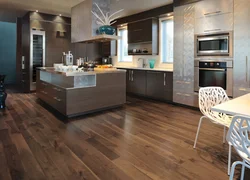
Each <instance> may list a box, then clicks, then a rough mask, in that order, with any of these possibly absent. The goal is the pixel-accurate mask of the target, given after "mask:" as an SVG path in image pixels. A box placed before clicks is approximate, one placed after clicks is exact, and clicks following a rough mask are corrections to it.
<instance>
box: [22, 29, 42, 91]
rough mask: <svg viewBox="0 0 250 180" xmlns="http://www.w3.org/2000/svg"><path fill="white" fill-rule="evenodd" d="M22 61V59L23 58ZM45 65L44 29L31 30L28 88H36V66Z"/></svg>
mask: <svg viewBox="0 0 250 180" xmlns="http://www.w3.org/2000/svg"><path fill="white" fill-rule="evenodd" d="M23 61H24V60H23ZM43 66H45V31H39V30H31V35H30V90H31V91H34V90H36V68H37V67H43Z"/></svg>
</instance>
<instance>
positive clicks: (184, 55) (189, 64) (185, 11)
mask: <svg viewBox="0 0 250 180" xmlns="http://www.w3.org/2000/svg"><path fill="white" fill-rule="evenodd" d="M174 15H175V18H174V32H175V36H174V72H173V101H174V102H175V103H178V104H184V105H188V106H197V99H198V96H197V94H195V93H194V32H195V4H188V5H185V6H179V7H175V8H174Z"/></svg>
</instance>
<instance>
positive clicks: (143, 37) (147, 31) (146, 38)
mask: <svg viewBox="0 0 250 180" xmlns="http://www.w3.org/2000/svg"><path fill="white" fill-rule="evenodd" d="M151 41H152V20H151V19H150V20H145V21H139V22H136V23H131V24H128V43H129V44H130V43H141V42H151Z"/></svg>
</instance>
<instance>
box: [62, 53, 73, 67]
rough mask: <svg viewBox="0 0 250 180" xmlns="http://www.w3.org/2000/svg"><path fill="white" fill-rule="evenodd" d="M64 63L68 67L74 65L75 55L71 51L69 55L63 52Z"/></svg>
mask: <svg viewBox="0 0 250 180" xmlns="http://www.w3.org/2000/svg"><path fill="white" fill-rule="evenodd" d="M62 63H63V64H64V65H66V66H69V65H73V54H71V52H70V51H69V53H68V54H67V53H65V52H63V56H62Z"/></svg>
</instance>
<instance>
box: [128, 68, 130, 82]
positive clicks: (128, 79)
mask: <svg viewBox="0 0 250 180" xmlns="http://www.w3.org/2000/svg"><path fill="white" fill-rule="evenodd" d="M128 80H129V81H130V70H128Z"/></svg>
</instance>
